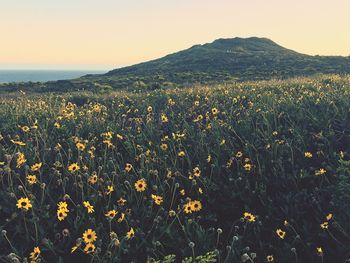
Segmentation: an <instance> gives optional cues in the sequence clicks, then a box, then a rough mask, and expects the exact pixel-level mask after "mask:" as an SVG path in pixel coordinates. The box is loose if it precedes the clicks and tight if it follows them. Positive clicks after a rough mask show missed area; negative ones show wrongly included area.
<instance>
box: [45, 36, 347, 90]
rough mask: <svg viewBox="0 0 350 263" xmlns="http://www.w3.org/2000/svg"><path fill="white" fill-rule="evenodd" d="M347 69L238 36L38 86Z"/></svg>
mask: <svg viewBox="0 0 350 263" xmlns="http://www.w3.org/2000/svg"><path fill="white" fill-rule="evenodd" d="M349 72H350V57H341V56H310V55H305V54H301V53H298V52H295V51H293V50H290V49H287V48H284V47H282V46H280V45H278V44H276V43H275V42H273V41H272V40H270V39H267V38H258V37H250V38H238V37H237V38H232V39H217V40H215V41H214V42H212V43H207V44H203V45H195V46H192V47H191V48H189V49H186V50H183V51H179V52H176V53H173V54H170V55H167V56H165V57H162V58H159V59H155V60H152V61H148V62H144V63H140V64H136V65H133V66H129V67H124V68H119V69H114V70H112V71H109V72H108V73H107V74H104V75H87V76H84V77H82V78H79V79H75V80H70V81H59V82H48V83H46V84H44V85H42V84H40V85H41V88H40V89H43V90H46V89H49V90H62V89H63V90H67V89H68V90H69V89H94V88H96V83H97V84H99V85H97V87H98V88H101V87H102V89H105V88H110V87H111V88H114V89H120V88H132V89H135V88H136V89H138V88H140V89H144V88H147V89H157V88H161V87H172V86H178V85H192V84H194V83H202V84H203V83H220V82H226V81H237V80H239V81H242V80H261V79H272V78H280V79H284V78H288V77H294V76H309V75H313V74H318V73H322V74H330V73H331V74H332V73H340V74H341V73H349ZM105 85H108V86H110V87H108V86H105Z"/></svg>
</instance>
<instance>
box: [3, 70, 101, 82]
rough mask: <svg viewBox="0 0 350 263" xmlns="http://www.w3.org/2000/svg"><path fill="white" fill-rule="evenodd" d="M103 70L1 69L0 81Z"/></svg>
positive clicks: (65, 76) (63, 76)
mask: <svg viewBox="0 0 350 263" xmlns="http://www.w3.org/2000/svg"><path fill="white" fill-rule="evenodd" d="M106 72H107V71H101V70H7V69H0V83H7V82H26V81H33V82H36V81H50V80H65V79H73V78H78V77H81V76H84V75H86V74H103V73H106Z"/></svg>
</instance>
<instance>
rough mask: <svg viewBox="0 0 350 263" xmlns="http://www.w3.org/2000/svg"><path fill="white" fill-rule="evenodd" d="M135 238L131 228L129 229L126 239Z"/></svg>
mask: <svg viewBox="0 0 350 263" xmlns="http://www.w3.org/2000/svg"><path fill="white" fill-rule="evenodd" d="M134 236H135V231H134V229H133V228H130V230H129V231H128V232H127V233H126V237H127V239H131V238H133V237H134Z"/></svg>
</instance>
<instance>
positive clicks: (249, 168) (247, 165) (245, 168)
mask: <svg viewBox="0 0 350 263" xmlns="http://www.w3.org/2000/svg"><path fill="white" fill-rule="evenodd" d="M243 168H244V170H246V171H250V170H251V169H252V165H251V164H250V163H246V164H245V165H244V166H243Z"/></svg>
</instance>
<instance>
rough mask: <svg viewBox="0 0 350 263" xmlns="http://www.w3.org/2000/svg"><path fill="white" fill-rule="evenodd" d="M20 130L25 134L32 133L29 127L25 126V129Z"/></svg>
mask: <svg viewBox="0 0 350 263" xmlns="http://www.w3.org/2000/svg"><path fill="white" fill-rule="evenodd" d="M20 128H21V130H22V131H23V132H26V133H27V132H29V131H30V128H29V127H28V126H23V127H20Z"/></svg>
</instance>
